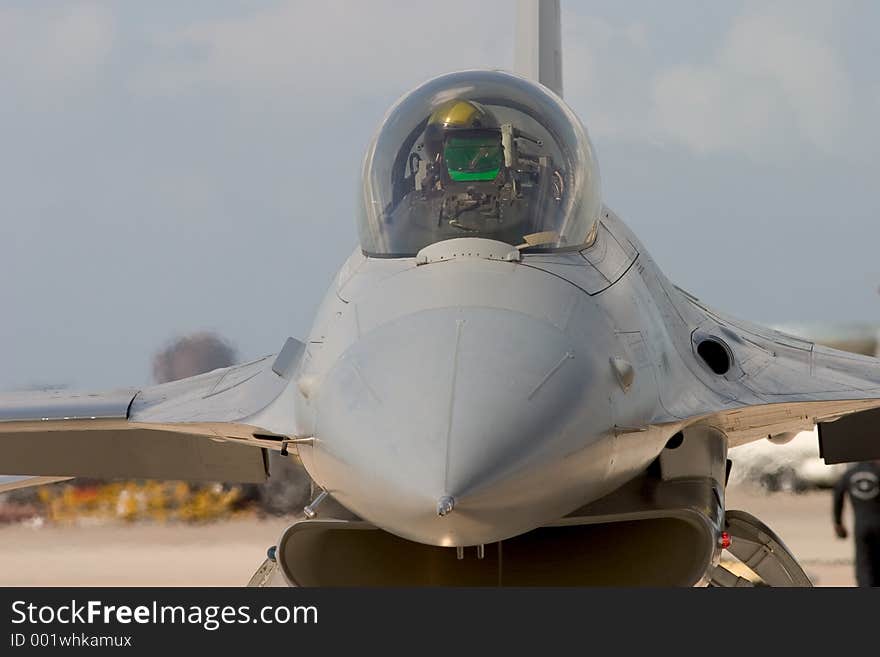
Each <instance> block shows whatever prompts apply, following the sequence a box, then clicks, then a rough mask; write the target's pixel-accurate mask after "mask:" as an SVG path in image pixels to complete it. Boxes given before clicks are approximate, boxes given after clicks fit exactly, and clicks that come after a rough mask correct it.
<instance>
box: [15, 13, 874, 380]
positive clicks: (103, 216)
mask: <svg viewBox="0 0 880 657" xmlns="http://www.w3.org/2000/svg"><path fill="white" fill-rule="evenodd" d="M513 8H514V5H513V3H512V2H501V1H496V2H479V3H476V2H466V1H455V0H446V1H445V2H443V3H440V4H438V3H436V2H417V1H411V2H406V3H404V2H393V3H392V2H377V1H375V0H371V1H370V2H348V3H342V2H320V3H318V2H294V1H273V2H256V1H251V2H223V1H218V0H204V1H201V2H192V1H190V2H186V3H171V2H163V3H121V2H119V3H110V2H107V3H101V2H83V3H77V2H64V3H57V2H42V3H41V2H34V1H27V2H25V1H21V2H14V1H10V0H2V2H0V279H2V285H0V389H9V388H13V387H16V386H23V385H29V384H40V383H66V384H71V385H75V386H77V387H81V388H98V389H100V388H107V387H113V386H118V385H125V384H141V383H144V382H146V381H148V380H149V375H150V356H151V354H152V353H154V352H155V351H156V350H157V349H158V348H159V347H160V346H161V345H162V344H164V343H165V342H166V341H167V340H168V339H170V338H171V337H173V336H174V335H177V334H182V333H187V332H190V331H195V330H200V329H213V330H216V331H218V332H219V333H221V334H222V335H223V336H225V337H226V338H227V339H228V340H230V341H231V342H232V343H233V344H235V345H236V346H237V347H238V350H239V352H240V353H241V354H242V356H244V357H255V356H259V355H262V354H265V353H270V352H272V351H275V350H276V349H278V348H280V346H281V345H282V343H283V341H284V339H285V337H286V336H288V335H293V336H298V337H302V336H304V335H305V334H306V333H307V331H308V328H309V325H310V320H311V318H312V315H313V313H314V311H315V308H316V306H317V304H318V302H319V301H320V298H321V297H322V295H323V294H324V291H325V289H326V288H327V286H328V285H329V284H330V282H331V279H332V276H333V274H334V272H335V270H336V268H337V267H338V265H339V264H340V263H341V262H342V261H343V260H344V259H345V257H347V255H348V254H349V253H350V251H351V250H352V249H353V248H354V246H355V244H356V230H355V225H354V220H353V216H354V208H355V203H356V200H355V188H356V185H357V179H358V175H359V169H360V163H361V158H362V155H363V152H364V149H365V147H366V145H367V142H368V140H369V138H370V136H371V135H372V133H373V131H374V130H375V129H376V127H377V126H378V123H379V121H380V119H381V117H382V115H383V113H384V112H385V110H386V109H387V107H388V106H389V105H390V104H391V103H392V102H393V101H394V100H395V99H396V98H397V97H398V96H399V95H401V94H402V93H404V92H406V91H407V90H408V89H410V88H411V87H413V86H415V85H416V84H418V83H419V82H421V81H423V80H424V79H426V78H428V77H431V76H433V75H436V74H439V73H443V72H446V71H449V70H455V69H461V68H470V67H500V68H510V67H511V66H512V63H513V32H514V14H515V11H514V10H513ZM878 24H880V3H876V2H869V1H868V0H865V1H863V2H858V1H852V2H847V1H844V0H829V1H828V2H808V1H803V0H797V1H793V2H767V1H763V2H754V3H753V2H736V1H732V2H725V3H706V2H697V1H693V2H685V1H670V2H662V3H660V2H654V1H645V2H633V1H628V2H625V3H622V2H617V1H610V0H609V1H607V2H605V1H597V2H577V3H575V2H565V0H563V32H564V35H563V39H564V65H563V66H564V84H565V87H566V99H567V101H568V102H569V103H570V104H571V105H572V106H573V107H574V109H575V111H576V112H577V113H578V114H579V115H580V116H581V118H582V119H583V121H584V122H585V124H586V126H587V128H588V130H589V131H590V133H591V135H592V137H593V140H594V142H595V144H596V149H597V152H598V156H599V163H600V167H601V171H602V179H603V189H604V197H605V201H606V202H607V203H608V204H609V205H610V206H611V207H612V208H614V209H615V210H616V211H617V212H618V213H619V214H621V215H622V216H623V217H624V219H625V220H626V221H628V222H629V224H630V225H631V226H632V227H633V228H634V230H635V231H636V233H637V234H638V235H639V236H640V237H641V239H642V240H643V241H644V243H645V245H646V246H647V248H648V249H649V250H650V251H651V252H652V254H653V255H654V257H655V258H656V259H657V261H658V262H659V263H660V265H661V266H662V267H663V268H664V269H665V270H666V272H667V274H668V275H669V276H670V277H671V278H672V279H673V280H674V281H675V282H676V283H678V284H679V285H681V286H682V287H684V288H686V289H688V290H690V291H692V292H693V293H695V294H696V295H697V296H699V297H701V298H702V299H703V300H705V301H706V302H707V303H709V304H711V305H714V306H716V307H718V308H721V309H723V310H726V311H727V312H729V313H732V314H735V315H739V316H742V317H745V318H748V319H753V320H758V321H766V322H774V321H792V320H828V321H835V320H836V321H853V320H864V321H874V322H878V323H880V296H878V293H877V288H878V285H880V254H878V248H877V246H878V238H880V227H878V221H877V220H878V217H880V197H878V194H880V184H878V174H880V164H878V158H877V155H876V154H877V153H878V152H880V127H878V125H877V122H878V117H880V67H878V66H877V62H878V61H880V52H878V50H880V42H878V40H877V37H876V26H877V25H878Z"/></svg>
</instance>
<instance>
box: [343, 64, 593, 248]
mask: <svg viewBox="0 0 880 657" xmlns="http://www.w3.org/2000/svg"><path fill="white" fill-rule="evenodd" d="M601 208H602V200H601V196H600V185H599V169H598V166H597V164H596V160H595V156H594V152H593V147H592V144H591V143H590V140H589V138H588V137H587V133H586V130H585V129H584V127H583V125H582V124H581V122H580V121H579V120H578V118H577V116H575V114H574V112H572V110H571V109H570V108H569V107H568V106H567V105H566V104H565V103H564V102H563V101H562V99H560V98H559V97H558V96H556V95H555V94H554V93H553V92H552V91H550V90H549V89H547V88H546V87H543V86H542V85H539V84H537V83H534V82H531V81H529V80H527V79H525V78H521V77H519V76H516V75H512V74H509V73H503V72H500V71H463V72H460V73H451V74H449V75H444V76H441V77H438V78H434V79H433V80H429V81H428V82H426V83H424V84H423V85H421V86H420V87H418V88H416V89H415V90H413V91H411V92H410V93H409V94H407V95H406V96H404V97H403V98H401V99H400V100H399V101H398V102H397V103H396V104H395V105H394V106H393V107H392V108H391V110H389V112H388V114H387V115H386V116H385V120H384V121H383V123H382V125H381V127H380V128H379V131H378V132H377V134H376V136H375V137H374V138H373V141H372V143H371V144H370V147H369V149H368V150H367V154H366V157H365V159H364V171H363V183H362V193H361V212H360V216H359V226H358V228H359V232H360V239H361V248H362V250H363V251H364V253H366V254H367V255H370V256H377V257H411V256H414V255H415V254H416V253H417V252H418V251H419V250H420V249H422V248H423V247H425V246H428V245H430V244H433V243H435V242H440V241H442V240H447V239H452V238H457V237H482V238H488V239H494V240H499V241H502V242H507V243H509V244H511V245H513V246H519V247H521V248H522V249H523V250H524V252H546V251H557V250H566V249H573V248H578V247H583V245H585V244H587V243H588V242H589V241H590V239H591V235H594V234H595V230H594V227H595V225H596V222H597V220H598V218H599V213H600V211H601Z"/></svg>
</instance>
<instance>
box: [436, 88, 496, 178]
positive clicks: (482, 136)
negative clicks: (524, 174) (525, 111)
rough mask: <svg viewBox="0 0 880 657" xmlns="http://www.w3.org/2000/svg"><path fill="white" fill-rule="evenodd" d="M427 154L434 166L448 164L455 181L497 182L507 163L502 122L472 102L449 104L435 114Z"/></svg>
mask: <svg viewBox="0 0 880 657" xmlns="http://www.w3.org/2000/svg"><path fill="white" fill-rule="evenodd" d="M425 150H426V151H427V154H428V157H429V159H430V161H431V162H432V163H435V164H439V163H440V162H442V163H444V164H445V166H446V170H447V173H448V175H449V179H450V180H453V181H490V180H495V178H496V177H497V176H498V173H499V171H500V170H501V167H502V165H503V163H504V151H503V148H502V144H501V130H500V128H499V127H498V121H497V120H496V119H495V117H494V116H493V114H492V113H491V112H490V111H489V110H487V109H486V108H485V107H483V106H482V105H480V104H479V103H476V102H474V101H472V100H460V99H453V100H449V101H446V102H445V103H443V104H442V105H440V106H439V107H438V108H437V109H436V110H434V112H433V113H432V114H431V116H430V117H429V118H428V124H427V126H426V127H425Z"/></svg>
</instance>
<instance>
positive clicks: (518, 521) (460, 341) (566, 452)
mask: <svg viewBox="0 0 880 657" xmlns="http://www.w3.org/2000/svg"><path fill="white" fill-rule="evenodd" d="M589 358H590V357H589V355H588V354H582V353H578V352H577V351H576V350H575V349H574V347H573V345H572V344H571V343H570V340H569V339H568V338H567V337H566V335H565V334H564V333H563V332H562V331H560V330H559V329H558V328H557V327H555V326H553V325H551V324H550V323H548V322H545V321H542V320H539V319H536V318H534V317H531V316H527V315H524V314H522V313H518V312H513V311H508V310H500V309H493V308H444V309H433V310H427V311H423V312H419V313H416V314H413V315H409V316H405V317H402V318H400V319H397V320H395V321H393V322H390V323H388V324H385V325H383V326H381V327H380V328H378V329H376V330H373V331H371V332H370V333H368V334H366V335H364V336H363V337H362V338H361V339H360V340H359V341H357V342H356V343H355V344H354V345H353V346H352V347H351V348H350V349H349V350H348V351H347V352H346V353H345V354H344V355H343V356H342V357H341V358H340V359H339V360H338V361H337V363H336V364H335V366H334V367H333V368H332V369H331V371H330V373H329V374H328V376H327V378H326V379H325V381H324V382H323V383H322V385H321V392H320V396H319V398H318V399H317V400H316V401H317V436H318V441H317V443H316V448H315V452H314V466H315V470H316V472H315V473H314V474H315V475H317V477H318V478H319V480H320V481H321V483H322V484H324V485H325V486H327V487H328V489H330V490H331V492H332V493H333V495H334V497H336V498H337V499H338V500H339V501H340V502H341V503H342V504H344V505H345V506H347V507H348V508H349V509H351V510H352V511H354V512H355V513H357V514H358V515H360V516H361V517H363V518H364V519H366V520H369V521H371V522H373V523H374V524H376V525H378V526H380V527H382V528H384V529H387V530H388V531H391V532H393V533H395V534H398V535H400V536H403V537H405V538H410V539H412V540H418V541H421V542H425V543H433V544H438V545H473V544H479V543H488V542H492V541H495V540H499V539H501V538H506V537H508V536H511V535H514V534H517V533H520V532H521V531H526V530H528V529H531V528H533V527H535V526H537V525H538V524H540V523H542V522H546V521H547V520H549V519H551V518H552V517H554V516H553V515H552V514H553V513H554V512H557V513H559V514H560V515H561V514H562V513H565V512H567V511H568V510H570V509H564V508H562V507H563V506H565V504H566V503H567V501H563V500H562V499H560V498H559V496H558V495H556V489H555V487H554V486H553V485H550V486H542V487H539V486H534V485H531V483H530V481H529V480H528V476H529V475H530V474H531V475H532V476H534V475H535V474H536V473H539V472H541V470H542V468H543V473H542V474H543V475H544V476H545V477H546V476H547V475H548V472H550V471H552V468H553V467H554V465H557V464H558V462H559V460H560V459H563V458H565V457H566V456H570V454H571V453H572V451H573V450H576V449H577V447H575V446H574V445H575V442H574V441H579V444H582V443H583V442H584V441H585V440H587V439H588V438H587V436H586V435H585V434H584V429H585V428H586V427H596V428H597V429H596V432H594V433H597V432H599V431H600V429H599V427H601V428H602V429H604V430H607V428H608V427H609V426H610V420H609V408H608V400H607V398H604V399H603V398H601V395H600V396H599V397H600V398H599V399H591V397H592V396H594V393H595V390H596V386H594V385H591V384H592V383H593V381H592V377H593V372H594V371H595V367H593V366H591V364H590V362H589ZM575 427H576V429H577V430H574V429H575ZM589 433H590V432H589V431H588V432H587V434H589ZM564 478H565V477H564V476H563V479H564ZM550 479H552V475H551V476H550ZM559 483H560V484H561V485H562V484H569V487H568V490H570V483H571V482H564V481H563V482H559ZM536 489H537V490H536ZM572 508H573V507H572Z"/></svg>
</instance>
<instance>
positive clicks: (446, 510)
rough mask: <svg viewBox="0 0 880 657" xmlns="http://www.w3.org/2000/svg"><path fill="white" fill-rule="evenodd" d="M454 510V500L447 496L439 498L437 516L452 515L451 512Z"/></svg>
mask: <svg viewBox="0 0 880 657" xmlns="http://www.w3.org/2000/svg"><path fill="white" fill-rule="evenodd" d="M454 508H455V500H454V499H453V498H451V497H449V496H448V495H445V496H443V497H441V498H440V499H439V500H438V501H437V515H438V516H445V515H448V514H450V513H452V510H453V509H454Z"/></svg>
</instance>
